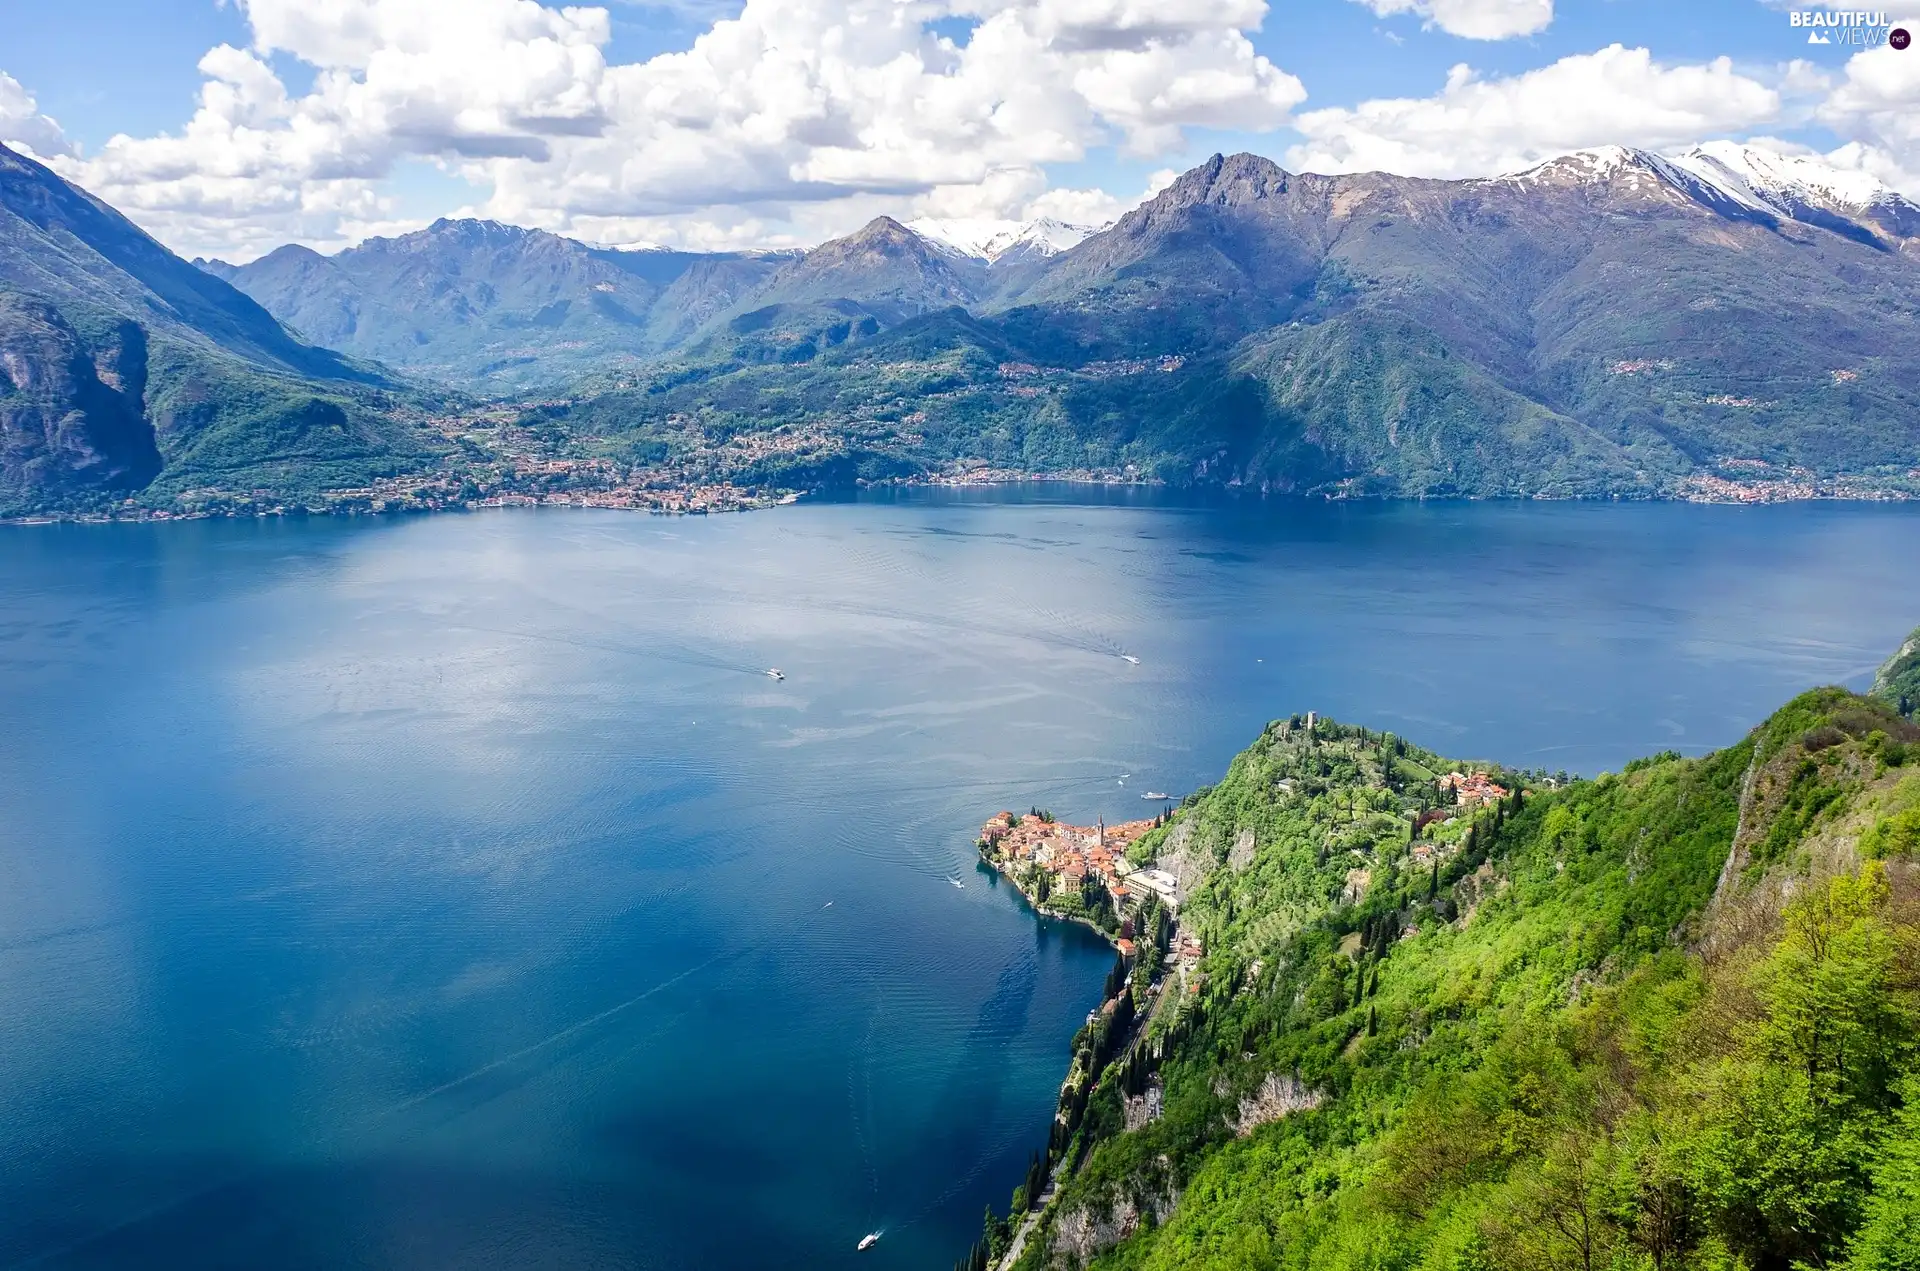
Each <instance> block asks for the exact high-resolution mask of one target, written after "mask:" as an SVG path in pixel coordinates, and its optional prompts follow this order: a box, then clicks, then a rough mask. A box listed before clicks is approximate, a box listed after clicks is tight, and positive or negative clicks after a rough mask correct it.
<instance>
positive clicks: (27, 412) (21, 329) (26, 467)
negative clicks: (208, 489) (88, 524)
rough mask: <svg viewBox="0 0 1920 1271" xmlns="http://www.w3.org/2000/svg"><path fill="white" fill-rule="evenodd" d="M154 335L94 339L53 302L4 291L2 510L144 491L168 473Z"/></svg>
mask: <svg viewBox="0 0 1920 1271" xmlns="http://www.w3.org/2000/svg"><path fill="white" fill-rule="evenodd" d="M146 389H147V340H146V332H145V331H144V330H142V328H141V327H140V326H139V325H138V324H136V323H133V322H130V321H126V320H121V321H119V322H115V323H111V324H109V325H108V326H107V328H106V330H105V331H104V332H103V333H102V334H101V335H100V336H99V338H97V339H96V340H94V341H91V342H89V341H87V340H86V339H84V338H83V337H82V336H81V335H80V333H79V332H77V331H76V330H74V328H73V326H72V325H71V324H70V323H69V322H67V320H66V319H65V318H64V317H63V316H62V315H61V314H60V312H59V311H58V310H56V309H54V308H53V307H52V306H51V305H48V304H45V303H42V302H36V301H34V300H31V299H29V298H26V297H23V296H10V295H0V506H3V505H5V504H7V503H16V504H24V505H32V504H36V503H44V502H49V501H56V500H58V499H59V498H61V497H62V496H63V495H66V494H68V493H70V492H72V491H76V490H84V491H92V492H101V493H112V492H123V491H131V490H138V489H140V488H141V487H143V486H145V485H146V484H147V483H148V482H149V481H151V480H153V478H154V476H155V475H156V474H158V473H159V471H160V462H161V461H160V450H159V447H158V445H157V444H156V443H155V440H154V433H153V427H152V425H151V424H149V423H148V422H147V418H146Z"/></svg>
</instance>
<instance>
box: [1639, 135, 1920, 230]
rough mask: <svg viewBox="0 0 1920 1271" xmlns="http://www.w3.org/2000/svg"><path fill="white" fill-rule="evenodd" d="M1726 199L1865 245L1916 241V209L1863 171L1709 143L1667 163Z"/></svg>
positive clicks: (1919, 211) (1919, 218)
mask: <svg viewBox="0 0 1920 1271" xmlns="http://www.w3.org/2000/svg"><path fill="white" fill-rule="evenodd" d="M1669 161H1670V162H1671V163H1673V164H1674V165H1675V166H1677V167H1679V168H1682V169H1684V170H1685V171H1687V172H1689V173H1691V174H1693V175H1694V176H1696V177H1698V178H1699V179H1700V180H1702V181H1704V182H1706V183H1707V184H1709V185H1711V186H1713V187H1714V188H1716V189H1717V190H1719V191H1721V192H1722V193H1724V194H1726V195H1728V196H1729V197H1731V198H1734V199H1737V200H1740V201H1743V202H1747V203H1750V204H1751V205H1753V206H1755V207H1757V208H1761V209H1764V210H1767V211H1770V212H1773V213H1775V214H1777V215H1780V216H1783V217H1786V218H1787V219H1790V220H1796V221H1804V222H1806V223H1807V224H1809V225H1823V226H1825V227H1826V228H1828V229H1832V230H1835V231H1837V232H1839V233H1843V234H1848V235H1850V236H1852V237H1857V238H1860V239H1861V240H1862V241H1863V242H1871V241H1872V239H1873V238H1874V237H1884V238H1887V239H1891V240H1895V241H1898V242H1901V243H1905V242H1907V241H1908V240H1911V239H1914V238H1916V237H1920V205H1916V204H1915V203H1914V202H1913V201H1912V200H1910V199H1908V198H1907V197H1906V196H1905V195H1903V194H1901V193H1899V192H1898V191H1896V190H1894V189H1892V188H1890V187H1888V186H1887V185H1885V184H1883V183H1882V182H1880V181H1879V180H1877V179H1875V178H1874V177H1871V176H1868V175H1867V174H1866V173H1864V172H1852V171H1846V170H1842V169H1837V168H1835V167H1833V166H1832V165H1831V164H1829V163H1826V162H1825V161H1824V160H1821V159H1819V158H1816V157H1813V156H1808V155H1789V154H1780V153H1778V152H1776V151H1771V150H1766V149H1762V148H1760V147H1758V146H1743V145H1740V144H1738V143H1736V142H1732V141H1710V142H1708V143H1706V144H1705V145H1701V146H1695V147H1694V148H1693V149H1691V150H1687V151H1685V152H1683V153H1681V154H1677V155H1674V156H1672V157H1671V159H1670V160H1669Z"/></svg>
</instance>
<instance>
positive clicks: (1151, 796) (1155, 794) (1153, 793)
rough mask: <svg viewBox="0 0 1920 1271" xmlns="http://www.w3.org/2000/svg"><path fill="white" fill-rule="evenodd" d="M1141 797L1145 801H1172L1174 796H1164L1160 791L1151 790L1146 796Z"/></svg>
mask: <svg viewBox="0 0 1920 1271" xmlns="http://www.w3.org/2000/svg"><path fill="white" fill-rule="evenodd" d="M1140 797H1141V798H1143V799H1171V798H1172V797H1173V796H1172V795H1170V794H1163V793H1161V792H1160V791H1158V790H1149V791H1147V792H1146V793H1145V794H1143V795H1141V796H1140Z"/></svg>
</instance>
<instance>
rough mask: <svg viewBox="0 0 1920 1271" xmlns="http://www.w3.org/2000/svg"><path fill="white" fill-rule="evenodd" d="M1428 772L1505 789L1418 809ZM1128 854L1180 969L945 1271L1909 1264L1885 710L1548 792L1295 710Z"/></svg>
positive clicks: (1722, 1270) (1913, 843)
mask: <svg viewBox="0 0 1920 1271" xmlns="http://www.w3.org/2000/svg"><path fill="white" fill-rule="evenodd" d="M1456 771H1458V772H1474V771H1478V772H1483V773H1486V774H1488V779H1489V780H1491V781H1494V782H1498V783H1500V785H1501V786H1503V787H1505V788H1506V790H1507V791H1508V792H1509V793H1508V794H1507V795H1506V796H1505V797H1500V798H1496V799H1493V800H1491V801H1489V802H1487V803H1485V804H1484V805H1481V806H1478V807H1458V808H1454V809H1453V811H1454V812H1455V813H1456V815H1454V817H1453V819H1451V820H1437V821H1436V820H1435V819H1434V818H1435V817H1436V815H1444V812H1445V809H1446V804H1447V798H1446V797H1445V795H1446V794H1450V792H1444V793H1443V792H1440V791H1438V790H1436V787H1435V784H1434V782H1433V779H1432V778H1433V776H1434V775H1435V774H1436V773H1443V772H1456ZM1416 825H1419V826H1420V827H1421V829H1420V832H1419V833H1418V834H1414V833H1412V829H1413V827H1414V826H1416ZM1134 854H1135V855H1137V856H1139V857H1141V858H1143V859H1144V858H1148V857H1154V858H1158V859H1159V860H1160V861H1161V862H1162V864H1163V865H1168V863H1169V862H1171V864H1170V866H1169V867H1170V868H1174V869H1177V870H1180V871H1183V872H1185V873H1188V874H1190V875H1192V876H1193V877H1194V878H1195V879H1196V881H1195V882H1194V884H1193V886H1192V890H1191V893H1190V895H1189V897H1188V899H1187V901H1186V904H1185V905H1184V907H1183V908H1182V910H1181V912H1180V916H1179V922H1180V927H1181V930H1182V932H1183V933H1188V934H1191V935H1192V936H1194V937H1197V938H1198V939H1199V940H1200V941H1201V942H1202V944H1203V945H1204V950H1205V952H1204V957H1203V959H1202V960H1201V961H1200V962H1199V963H1198V965H1197V969H1196V971H1195V973H1193V974H1192V975H1191V976H1190V977H1189V981H1188V983H1186V984H1185V985H1184V986H1179V985H1175V986H1173V987H1172V989H1171V991H1169V992H1168V993H1166V994H1164V995H1163V997H1162V999H1161V1008H1160V1009H1159V1010H1158V1011H1157V1012H1156V1014H1155V1016H1154V1018H1153V1020H1152V1021H1151V1023H1150V1024H1149V1025H1148V1026H1147V1027H1146V1028H1145V1030H1143V1033H1142V1035H1141V1037H1140V1039H1139V1040H1138V1041H1137V1042H1135V1043H1134V1044H1133V1045H1132V1046H1131V1047H1130V1048H1126V1049H1122V1050H1120V1051H1119V1052H1118V1053H1117V1054H1116V1055H1115V1057H1114V1058H1112V1059H1111V1061H1110V1062H1108V1063H1107V1064H1106V1066H1105V1067H1104V1069H1102V1070H1100V1071H1099V1073H1098V1076H1097V1078H1089V1079H1088V1081H1087V1086H1088V1088H1086V1089H1084V1090H1081V1091H1078V1092H1074V1093H1070V1094H1069V1095H1063V1099H1062V1108H1063V1118H1065V1119H1064V1120H1063V1121H1062V1122H1061V1123H1060V1124H1057V1125H1056V1126H1055V1129H1054V1141H1055V1150H1054V1151H1053V1152H1052V1153H1051V1154H1050V1162H1051V1164H1052V1166H1053V1171H1054V1172H1053V1185H1054V1189H1055V1190H1054V1191H1053V1194H1052V1196H1051V1200H1050V1203H1048V1204H1046V1205H1045V1206H1044V1209H1043V1210H1042V1212H1041V1213H1040V1216H1039V1217H1038V1219H1037V1220H1036V1221H1034V1222H1032V1223H1031V1224H1030V1225H1029V1224H1023V1223H1022V1222H1019V1221H1016V1222H1014V1223H1012V1224H1008V1223H1007V1222H1006V1220H1004V1219H999V1218H995V1219H993V1220H992V1221H990V1222H989V1225H988V1231H987V1234H986V1237H985V1239H984V1240H983V1244H982V1246H981V1247H980V1248H978V1249H976V1250H975V1253H974V1255H973V1258H972V1259H971V1261H973V1262H974V1263H975V1264H976V1265H987V1264H988V1263H989V1261H990V1260H991V1259H992V1258H994V1257H1000V1256H1003V1255H1004V1252H1005V1250H1006V1247H1007V1245H1008V1243H1009V1241H1010V1240H1011V1238H1012V1237H1013V1236H1014V1235H1015V1234H1016V1233H1021V1234H1022V1237H1023V1239H1022V1247H1021V1252H1020V1254H1019V1257H1018V1259H1017V1263H1018V1265H1019V1266H1020V1267H1022V1268H1041V1267H1094V1268H1102V1269H1108V1271H1119V1269H1121V1268H1128V1269H1134V1268H1138V1269H1141V1271H1145V1269H1148V1268H1176V1267H1177V1268H1233V1269H1235V1271H1242V1269H1258V1268H1299V1269H1302V1271H1305V1269H1308V1268H1316V1269H1317V1268H1327V1269H1332V1268H1341V1269H1349V1268H1351V1269H1355V1271H1358V1269H1361V1268H1366V1269H1373V1271H1388V1269H1393V1271H1415V1269H1420V1271H1441V1269H1443V1268H1444V1269H1446V1271H1528V1269H1533V1268H1539V1269H1540V1271H1547V1269H1549V1268H1579V1269H1581V1271H1591V1269H1593V1268H1601V1267H1604V1268H1610V1269H1615V1271H1625V1269H1627V1268H1635V1269H1639V1268H1660V1269H1661V1271H1670V1269H1674V1268H1700V1269H1703V1271H1704V1269H1706V1268H1713V1269H1716V1271H1731V1269H1733V1268H1747V1269H1749V1271H1763V1269H1773V1268H1778V1269H1780V1271H1786V1269H1787V1268H1790V1267H1802V1266H1804V1267H1846V1268H1849V1269H1850V1271H1888V1269H1891V1268H1913V1267H1916V1266H1920V868H1917V867H1916V858H1917V857H1920V727H1917V726H1915V725H1914V724H1912V723H1910V722H1908V721H1906V720H1904V719H1902V718H1900V717H1899V716H1897V715H1896V714H1895V713H1894V712H1893V711H1892V710H1891V709H1890V708H1889V707H1888V706H1887V705H1886V704H1885V703H1883V702H1881V701H1879V700H1877V699H1871V698H1861V697H1857V696H1854V695H1852V694H1850V693H1847V692H1845V691H1843V690H1839V689H1823V690H1819V691H1817V692H1814V693H1809V694H1807V695H1805V696H1803V697H1801V698H1798V699H1796V700H1795V701H1794V702H1792V703H1789V704H1788V705H1787V706H1786V707H1784V708H1782V710H1781V711H1780V712H1779V713H1777V714H1776V715H1775V716H1774V717H1773V718H1772V719H1771V720H1769V721H1768V722H1767V723H1766V724H1764V725H1762V726H1761V727H1760V728H1758V729H1756V730H1755V731H1754V733H1753V734H1752V735H1751V736H1750V737H1749V738H1747V739H1746V740H1745V741H1743V742H1741V743H1740V744H1739V745H1737V746H1733V747H1731V748H1729V749H1727V750H1724V751H1721V752H1718V753H1716V754H1712V755H1708V756H1705V757H1703V758H1696V759H1687V758H1681V757H1679V756H1676V755H1672V754H1667V755H1659V756H1654V757H1652V758H1650V759H1646V760H1640V761H1637V762H1635V763H1633V764H1630V765H1628V767H1627V769H1626V770H1625V771H1624V772H1622V773H1619V774H1615V775H1609V776H1602V777H1600V778H1598V779H1596V780H1590V781H1575V782H1572V783H1570V784H1566V785H1563V786H1556V785H1555V784H1554V783H1553V782H1551V781H1550V780H1548V779H1546V778H1545V777H1544V776H1542V775H1541V774H1516V773H1507V772H1503V771H1501V770H1499V769H1497V768H1493V767H1491V766H1489V765H1484V764H1483V765H1459V764H1454V763H1451V762H1449V761H1445V760H1441V759H1439V758H1438V757H1437V756H1433V755H1430V754H1428V753H1426V752H1424V751H1421V750H1418V749H1417V748H1414V747H1410V746H1408V745H1407V744H1406V743H1404V742H1402V741H1401V740H1399V739H1396V738H1393V737H1383V736H1380V735H1377V734H1369V733H1368V732H1366V731H1365V730H1364V729H1358V728H1352V727H1348V726H1344V725H1338V724H1332V723H1328V722H1325V721H1319V722H1317V723H1315V724H1314V725H1313V726H1312V727H1308V725H1307V721H1304V720H1301V719H1299V718H1295V719H1292V720H1288V721H1282V722H1279V723H1276V724H1274V725H1272V726H1271V727H1269V728H1268V729H1267V730H1266V732H1265V733H1264V734H1262V736H1261V737H1260V738H1259V739H1258V740H1257V741H1256V742H1255V743H1254V745H1253V746H1251V747H1250V748H1249V749H1248V750H1247V751H1245V752H1244V753H1243V754H1241V755H1240V756H1239V757H1238V758H1237V759H1235V760H1234V762H1233V764H1232V766H1231V768H1230V769H1229V771H1228V773H1227V775H1226V776H1225V778H1224V779H1223V780H1222V781H1221V782H1220V784H1219V785H1217V786H1215V787H1213V788H1212V789H1211V790H1208V791H1204V792H1202V793H1201V794H1199V795H1198V796H1196V797H1194V798H1191V799H1189V800H1188V801H1187V803H1186V805H1184V806H1183V807H1182V808H1181V809H1180V810H1179V811H1178V813H1177V814H1176V816H1175V817H1174V819H1173V820H1172V822H1171V823H1170V824H1169V825H1168V826H1166V827H1165V828H1163V829H1159V830H1156V831H1154V832H1153V834H1152V835H1150V836H1149V837H1148V838H1147V839H1145V840H1143V841H1142V843H1141V844H1139V845H1138V846H1137V847H1136V849H1135V853H1134ZM1168 974H1169V975H1172V974H1174V973H1173V972H1169V973H1168ZM1154 1105H1157V1106H1158V1108H1159V1110H1160V1115H1158V1116H1157V1117H1151V1114H1150V1112H1149V1111H1148V1109H1150V1108H1151V1107H1153V1106H1154ZM1036 1178H1037V1173H1036V1175H1035V1176H1033V1177H1030V1185H1029V1186H1028V1187H1023V1189H1022V1190H1021V1192H1019V1193H1017V1194H1016V1197H1015V1201H1016V1209H1019V1208H1021V1207H1024V1205H1025V1202H1026V1196H1027V1193H1028V1191H1029V1190H1031V1184H1032V1183H1033V1182H1034V1181H1035V1180H1036ZM1020 1217H1021V1216H1020V1215H1019V1214H1018V1213H1016V1215H1015V1218H1016V1219H1019V1218H1020ZM1023 1225H1025V1226H1026V1229H1025V1231H1024V1232H1023V1233H1022V1232H1021V1228H1022V1226H1023Z"/></svg>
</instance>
